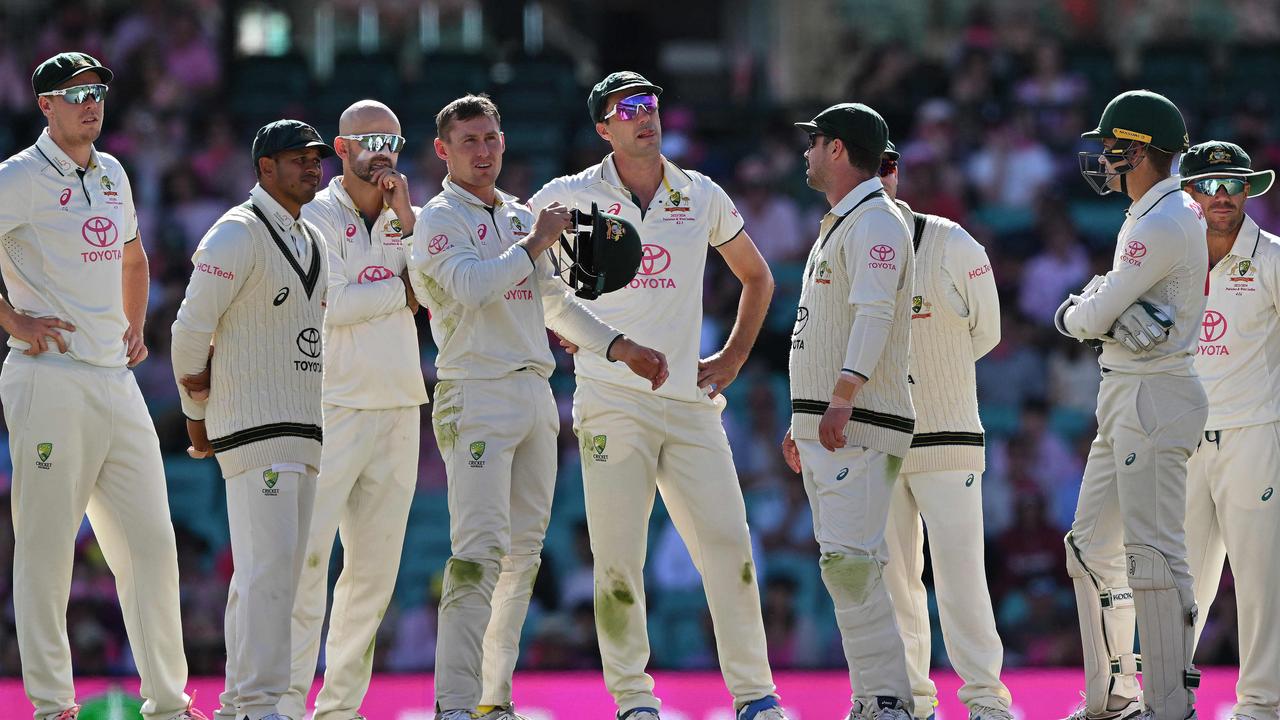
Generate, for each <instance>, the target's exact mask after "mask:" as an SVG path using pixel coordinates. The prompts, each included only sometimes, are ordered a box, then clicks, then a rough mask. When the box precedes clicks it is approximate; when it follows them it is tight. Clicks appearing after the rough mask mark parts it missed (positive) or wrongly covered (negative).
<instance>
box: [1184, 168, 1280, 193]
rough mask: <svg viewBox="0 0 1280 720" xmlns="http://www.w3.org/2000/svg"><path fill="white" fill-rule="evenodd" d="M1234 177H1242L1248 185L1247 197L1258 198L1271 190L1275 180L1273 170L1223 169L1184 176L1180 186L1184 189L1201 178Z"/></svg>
mask: <svg viewBox="0 0 1280 720" xmlns="http://www.w3.org/2000/svg"><path fill="white" fill-rule="evenodd" d="M1223 176H1228V177H1230V176H1235V177H1242V178H1244V179H1245V181H1246V182H1248V183H1249V197H1258V196H1259V195H1262V194H1264V193H1266V192H1267V191H1268V190H1270V189H1271V185H1272V184H1273V183H1274V182H1275V180H1276V172H1275V170H1257V171H1254V170H1249V169H1246V168H1238V167H1237V168H1223V169H1221V170H1214V171H1213V172H1202V173H1198V174H1196V175H1184V176H1183V177H1182V186H1183V187H1186V186H1187V185H1189V184H1190V183H1193V182H1195V181H1196V180H1201V179H1203V178H1211V177H1223Z"/></svg>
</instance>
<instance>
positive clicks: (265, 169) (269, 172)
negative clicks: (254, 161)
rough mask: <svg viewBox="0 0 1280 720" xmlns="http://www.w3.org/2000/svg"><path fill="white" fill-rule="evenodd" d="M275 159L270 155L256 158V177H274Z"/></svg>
mask: <svg viewBox="0 0 1280 720" xmlns="http://www.w3.org/2000/svg"><path fill="white" fill-rule="evenodd" d="M275 174H276V160H275V158H273V157H271V156H267V157H260V158H258V179H259V180H261V179H262V178H265V177H275Z"/></svg>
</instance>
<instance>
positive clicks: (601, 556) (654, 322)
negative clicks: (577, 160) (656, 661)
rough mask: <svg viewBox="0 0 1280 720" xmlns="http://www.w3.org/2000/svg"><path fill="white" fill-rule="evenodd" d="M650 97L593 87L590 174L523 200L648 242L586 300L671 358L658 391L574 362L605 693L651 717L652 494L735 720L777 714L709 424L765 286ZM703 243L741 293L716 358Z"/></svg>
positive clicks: (648, 89) (746, 345) (630, 77)
mask: <svg viewBox="0 0 1280 720" xmlns="http://www.w3.org/2000/svg"><path fill="white" fill-rule="evenodd" d="M661 93H662V88H660V87H658V86H657V85H654V84H653V83H651V82H649V81H648V80H646V79H645V78H644V77H643V76H641V75H639V74H638V73H634V72H629V71H623V72H615V73H612V74H610V75H609V76H608V77H606V78H604V79H603V80H601V81H600V82H599V83H597V84H596V85H595V87H594V88H592V90H591V93H590V95H589V96H588V98H587V110H588V112H589V113H590V114H591V119H592V121H594V122H595V123H596V126H595V127H596V132H597V133H598V134H599V135H600V137H601V138H603V139H604V140H605V141H606V142H608V143H609V145H610V146H611V147H612V149H613V152H612V153H611V154H609V155H608V156H607V157H605V159H604V161H603V162H601V163H600V164H598V165H594V166H592V167H590V168H587V169H586V170H584V171H582V172H580V173H578V174H576V175H568V176H565V177H561V178H557V179H555V180H552V181H551V182H550V183H548V184H547V185H546V187H544V188H542V190H540V191H539V192H538V193H537V194H536V195H534V197H533V198H532V199H531V200H530V204H531V205H532V206H533V207H534V208H535V209H538V208H544V207H547V206H550V205H552V204H554V203H559V204H562V205H567V206H569V207H576V208H584V209H585V208H588V207H590V206H591V205H592V204H593V203H594V204H596V205H598V206H599V207H600V208H607V209H608V211H609V212H611V213H616V214H618V215H621V216H622V217H624V218H626V219H627V220H629V221H630V222H632V223H633V224H635V226H636V227H637V228H639V229H640V233H641V236H642V237H643V238H644V242H645V245H644V256H643V257H644V260H643V262H642V264H641V267H640V272H639V274H638V275H637V276H636V277H635V279H633V280H632V281H631V283H630V284H629V286H628V287H626V288H624V289H622V290H619V291H617V292H614V293H611V294H609V295H607V296H604V297H601V298H599V299H597V300H594V301H590V302H587V303H586V304H587V306H588V307H589V308H591V311H592V312H593V313H595V314H597V315H598V316H600V318H601V319H602V320H604V321H605V322H608V323H609V324H611V325H613V326H614V327H617V328H619V329H621V330H623V331H624V332H626V333H627V334H628V335H631V336H633V337H635V338H636V340H637V341H638V342H641V343H643V344H645V345H649V346H652V347H657V348H661V349H662V350H663V352H665V353H666V354H667V356H668V357H669V358H670V361H671V373H672V377H671V381H670V382H668V383H667V384H666V385H665V386H664V387H663V388H662V390H661V392H657V393H655V392H653V391H652V389H651V388H650V387H648V385H647V384H645V383H643V382H641V381H640V380H638V379H636V378H633V377H631V376H630V375H628V374H627V373H625V372H623V371H622V369H621V368H618V367H616V366H612V365H610V364H609V363H607V362H604V361H603V360H602V359H600V358H598V357H593V356H590V355H585V354H579V356H578V358H577V361H576V362H575V363H574V369H575V372H576V374H577V379H578V387H577V390H576V392H575V393H574V403H573V418H574V432H575V433H576V434H577V436H578V444H579V447H580V449H581V452H582V474H583V489H584V492H585V495H586V505H587V526H588V529H589V532H590V534H591V550H592V554H593V555H594V563H595V566H594V573H595V611H596V629H597V631H598V635H599V642H600V655H601V657H602V658H603V660H604V678H605V685H606V686H607V687H608V688H609V692H610V693H612V695H613V697H614V700H615V701H616V702H617V705H618V717H619V718H625V719H627V720H656V718H657V717H658V713H659V710H660V708H661V703H660V702H659V701H658V698H657V696H656V695H654V692H653V690H654V688H653V678H652V677H650V676H649V675H648V674H646V673H645V665H647V664H648V661H649V635H648V629H647V626H646V617H645V615H646V613H645V593H644V559H645V549H646V547H647V540H648V528H649V516H650V514H651V513H652V511H653V498H654V490H655V488H656V489H657V490H659V491H661V492H662V497H663V501H664V502H665V503H666V506H667V509H668V511H669V512H670V513H671V519H672V522H674V523H675V526H676V529H677V530H678V531H679V532H680V536H681V537H682V538H683V539H684V542H685V545H687V546H688V548H689V555H690V556H691V557H692V559H693V563H694V565H695V566H696V567H697V568H698V571H699V572H700V573H701V574H702V586H703V589H704V590H705V591H706V594H707V601H708V605H709V606H710V610H711V618H712V621H713V623H714V625H715V636H716V649H717V655H718V656H719V658H720V668H721V671H722V672H723V674H724V679H725V683H726V684H727V685H728V688H729V692H730V693H732V695H733V705H734V710H735V713H736V717H737V719H738V720H751V719H752V718H757V719H758V720H782V719H784V718H785V717H786V715H785V714H784V713H783V711H782V709H781V708H780V707H779V705H778V698H777V694H776V688H775V687H774V684H773V674H772V672H771V671H770V669H769V661H768V658H767V655H766V651H765V637H764V623H763V621H762V619H761V615H760V592H759V588H758V587H757V583H756V575H755V562H754V560H753V559H752V557H751V539H750V535H749V533H748V530H747V518H746V506H745V504H744V503H743V500H742V489H741V488H740V487H739V485H738V476H737V471H736V470H735V469H734V466H733V454H732V452H731V451H730V449H729V442H728V439H727V438H726V436H725V433H724V427H723V426H722V425H721V422H720V414H721V412H722V411H723V409H724V406H725V401H724V399H723V397H722V395H721V393H722V392H724V389H725V388H726V387H728V386H729V384H730V383H732V382H733V380H734V378H736V377H737V375H738V371H739V370H740V369H741V368H742V365H743V363H745V362H746V360H747V355H748V354H749V353H750V351H751V347H752V346H753V345H754V344H755V340H756V335H757V334H758V333H759V331H760V325H761V323H762V322H763V321H764V316H765V312H766V311H767V310H768V307H769V299H770V297H771V296H772V294H773V276H772V274H771V273H770V272H769V266H768V265H767V264H766V263H765V261H764V258H762V257H761V256H760V252H759V251H758V250H757V249H756V246H755V243H753V242H752V241H751V238H750V237H749V236H748V235H747V233H746V231H745V230H744V228H743V225H742V220H741V218H739V217H738V211H737V210H736V209H735V208H734V206H733V201H732V200H730V199H729V196H728V195H727V194H725V192H724V191H723V190H721V189H720V186H719V185H716V183H715V182H713V181H712V180H711V179H710V178H708V177H706V176H704V175H701V174H699V173H697V172H692V171H688V170H683V169H681V168H679V167H677V166H676V165H675V164H674V163H672V162H671V161H669V160H667V159H666V158H665V157H663V156H662V152H661V147H662V123H661V119H660V115H659V110H658V96H659V95H660V94H661ZM708 246H711V247H714V248H715V249H716V250H717V251H718V252H719V253H720V256H721V257H722V258H724V260H725V262H726V263H727V264H728V265H729V269H730V270H731V271H732V272H733V274H734V276H735V277H737V278H738V280H739V282H741V283H742V297H741V300H740V301H739V304H738V318H737V321H736V322H735V324H734V327H733V331H732V332H731V333H730V335H729V339H728V341H727V342H726V343H725V346H724V348H723V349H722V350H721V351H720V352H717V353H715V354H714V355H712V356H711V357H708V358H705V359H701V360H700V359H699V358H698V349H699V340H700V337H701V332H702V328H701V326H702V283H703V269H704V267H705V266H706V261H707V247H708Z"/></svg>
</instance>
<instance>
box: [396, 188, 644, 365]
mask: <svg viewBox="0 0 1280 720" xmlns="http://www.w3.org/2000/svg"><path fill="white" fill-rule="evenodd" d="M443 185H444V190H443V191H442V192H441V193H440V194H438V195H436V196H435V197H433V198H431V200H430V201H428V202H427V205H426V207H424V208H422V211H421V212H420V213H419V215H418V223H417V225H416V226H415V227H414V232H413V237H412V238H410V239H409V280H410V282H411V283H412V285H413V291H414V294H415V295H417V297H418V301H419V302H420V303H422V305H423V307H426V308H427V309H428V311H429V312H430V313H431V335H432V337H434V338H435V341H436V345H437V346H438V347H439V348H440V353H439V355H437V357H436V367H437V368H438V376H439V377H440V379H442V380H492V379H496V378H501V377H505V376H507V375H509V374H511V373H513V372H516V371H518V370H524V369H529V370H532V371H534V372H536V373H538V374H539V375H541V376H542V377H544V378H545V377H551V371H552V370H554V369H555V359H554V358H553V357H552V355H551V346H550V344H549V343H548V341H547V331H546V328H551V329H552V330H553V331H555V332H556V334H558V335H560V336H561V337H563V338H565V339H567V340H569V341H570V342H572V343H574V344H575V345H578V346H579V347H580V348H582V349H583V350H586V351H587V352H590V353H594V354H596V355H600V356H603V355H605V354H606V353H607V352H608V350H609V345H610V344H611V343H612V342H613V341H614V340H615V339H616V338H617V337H618V336H619V335H620V334H621V333H619V332H618V331H617V330H614V329H613V328H611V327H609V326H608V325H606V324H604V323H603V322H601V321H600V320H599V319H597V318H596V317H595V316H594V315H592V314H591V312H590V311H588V310H587V309H586V308H585V307H583V306H582V305H580V304H578V303H577V302H576V301H575V300H574V299H573V297H572V296H571V295H570V294H569V287H568V286H567V285H565V284H564V283H562V282H560V281H559V280H557V279H556V278H555V277H554V272H555V271H554V269H553V268H552V264H551V260H550V258H548V257H547V253H545V252H543V253H541V254H540V255H539V257H538V258H537V262H536V263H535V262H533V261H532V260H530V258H529V254H528V253H527V252H525V250H524V248H522V247H519V246H517V245H516V243H518V242H519V241H520V240H521V239H522V238H524V237H525V236H526V235H528V234H529V233H530V232H532V231H533V213H532V212H530V211H529V208H528V207H526V206H524V205H522V204H520V203H519V202H518V201H517V200H516V199H515V198H514V197H512V196H511V195H508V194H506V193H504V192H502V191H501V190H499V191H497V198H498V202H497V203H496V204H495V205H494V206H492V207H490V206H488V205H486V204H485V203H484V202H483V201H481V200H480V199H479V198H477V197H476V196H475V195H472V194H471V193H469V192H467V191H466V190H464V189H462V188H461V187H459V186H457V185H455V184H454V183H453V181H452V180H450V179H449V178H445V179H444V183H443Z"/></svg>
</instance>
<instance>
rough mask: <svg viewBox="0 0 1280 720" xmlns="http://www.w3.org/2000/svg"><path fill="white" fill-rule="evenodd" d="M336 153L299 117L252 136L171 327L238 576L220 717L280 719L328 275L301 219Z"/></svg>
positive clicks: (315, 236) (316, 239) (313, 462)
mask: <svg viewBox="0 0 1280 720" xmlns="http://www.w3.org/2000/svg"><path fill="white" fill-rule="evenodd" d="M333 154H334V153H333V149H332V148H330V147H329V146H328V145H326V144H325V143H324V141H323V140H322V139H321V138H320V135H319V133H317V132H316V131H315V129H314V128H312V127H311V126H310V125H307V124H306V123H303V122H300V121H298V120H277V121H276V122H273V123H269V124H268V125H266V126H264V127H263V128H262V129H260V130H258V133H257V136H256V137H255V138H254V140H253V160H254V167H255V170H256V171H257V175H258V184H257V185H255V186H254V187H253V189H252V191H250V193H249V200H248V201H247V202H245V203H244V204H243V205H238V206H236V207H234V208H232V209H230V210H228V211H227V212H226V213H225V214H224V215H223V216H222V217H221V218H219V219H218V221H217V222H216V223H215V224H214V226H213V227H212V228H210V229H209V232H208V233H206V234H205V236H204V238H203V239H202V240H201V241H200V245H199V246H198V247H197V248H196V252H195V255H193V256H192V258H191V261H192V263H193V264H194V265H195V268H194V272H193V273H192V274H191V281H190V283H189V284H188V285H187V293H186V298H185V299H183V301H182V306H181V307H180V308H179V309H178V317H177V320H175V321H174V323H173V349H172V353H173V372H174V376H175V377H176V378H177V380H178V387H179V391H178V394H179V396H180V397H181V400H182V410H183V413H185V414H186V416H187V433H188V435H189V436H190V437H191V449H190V450H189V451H188V452H190V453H191V455H192V457H208V456H209V455H210V454H214V455H216V456H217V459H218V465H219V466H220V467H221V469H222V476H223V478H225V479H226V490H227V518H228V522H229V524H230V526H231V554H232V558H233V560H234V562H235V574H234V575H232V577H231V587H230V589H229V591H228V597H227V615H226V627H225V631H226V638H227V678H226V690H225V691H224V692H223V693H222V697H221V702H222V707H221V709H220V710H219V711H218V712H217V713H216V717H217V718H220V719H221V720H263V719H264V718H267V719H269V720H281V719H282V718H286V717H288V716H287V715H285V714H283V713H281V712H280V710H279V703H280V699H281V696H283V695H284V693H285V692H286V691H287V690H288V689H289V660H290V634H291V633H290V624H291V623H290V618H291V616H292V613H293V602H294V597H295V594H296V592H297V587H298V577H299V574H300V573H301V572H302V558H303V553H304V551H305V549H306V546H307V534H308V530H309V527H310V523H311V507H312V502H313V500H314V497H315V491H316V470H317V468H318V467H319V465H320V441H321V425H320V423H321V407H320V388H321V370H322V368H321V362H322V361H321V349H320V348H321V335H320V327H321V325H322V324H323V321H324V298H325V289H326V282H325V281H326V278H327V277H328V271H327V269H326V261H325V243H324V240H323V239H321V237H320V232H319V230H317V229H316V227H315V226H314V225H312V224H311V223H310V222H308V221H306V220H305V219H303V218H302V216H301V212H302V206H303V205H306V204H307V203H309V202H311V200H312V199H313V198H314V197H315V195H316V192H317V191H318V190H319V189H320V175H321V167H320V160H321V159H322V158H325V157H329V156H332V155H333ZM215 336H216V342H217V352H214V351H213V350H212V347H211V345H210V343H211V342H212V341H214V339H215ZM206 423H207V427H206ZM290 720H295V719H293V718H290Z"/></svg>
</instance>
